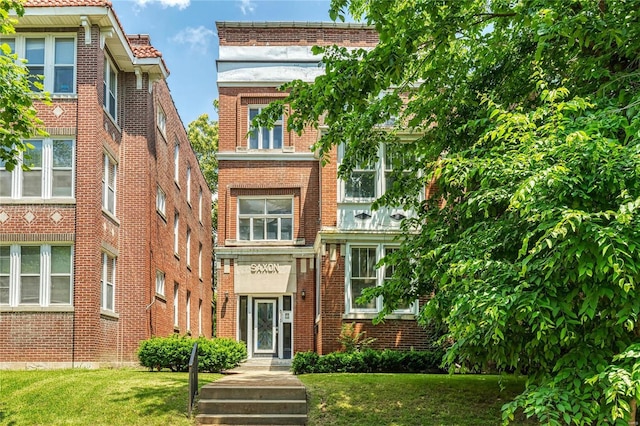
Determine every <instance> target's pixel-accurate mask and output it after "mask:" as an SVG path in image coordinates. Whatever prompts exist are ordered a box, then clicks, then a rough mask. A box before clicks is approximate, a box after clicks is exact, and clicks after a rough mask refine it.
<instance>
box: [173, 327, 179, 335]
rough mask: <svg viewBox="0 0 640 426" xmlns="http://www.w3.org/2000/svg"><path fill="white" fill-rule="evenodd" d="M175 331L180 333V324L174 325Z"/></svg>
mask: <svg viewBox="0 0 640 426" xmlns="http://www.w3.org/2000/svg"><path fill="white" fill-rule="evenodd" d="M173 332H174V333H178V334H180V326H178V325H174V326H173Z"/></svg>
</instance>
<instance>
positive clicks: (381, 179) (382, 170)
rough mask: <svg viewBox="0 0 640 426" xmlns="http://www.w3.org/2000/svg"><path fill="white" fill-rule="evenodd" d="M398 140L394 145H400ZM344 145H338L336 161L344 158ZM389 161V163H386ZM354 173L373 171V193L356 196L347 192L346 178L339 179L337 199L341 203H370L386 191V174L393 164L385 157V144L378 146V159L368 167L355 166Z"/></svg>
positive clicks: (389, 171)
mask: <svg viewBox="0 0 640 426" xmlns="http://www.w3.org/2000/svg"><path fill="white" fill-rule="evenodd" d="M400 144H401V142H398V143H397V144H394V145H400ZM344 152H345V147H344V145H340V146H339V147H338V161H339V162H342V159H343V158H344V155H345V154H344ZM387 163H389V164H387ZM353 172H354V173H373V194H372V196H370V197H357V196H353V195H348V194H347V180H345V179H339V188H338V189H339V195H338V197H339V201H340V202H343V203H366V204H369V203H372V202H373V201H374V200H376V199H377V198H379V197H381V196H382V195H383V194H384V193H385V192H386V191H387V189H388V188H387V181H388V175H389V174H390V173H391V172H393V166H392V164H391V162H390V161H388V158H387V146H386V145H381V146H380V147H379V148H378V161H377V162H376V163H375V164H372V165H371V167H369V168H355V169H354V170H353Z"/></svg>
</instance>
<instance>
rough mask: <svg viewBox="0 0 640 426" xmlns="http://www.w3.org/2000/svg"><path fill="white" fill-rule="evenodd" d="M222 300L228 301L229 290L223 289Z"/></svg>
mask: <svg viewBox="0 0 640 426" xmlns="http://www.w3.org/2000/svg"><path fill="white" fill-rule="evenodd" d="M224 301H225V302H228V301H229V292H228V291H225V292H224Z"/></svg>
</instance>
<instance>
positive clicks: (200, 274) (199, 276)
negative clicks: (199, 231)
mask: <svg viewBox="0 0 640 426" xmlns="http://www.w3.org/2000/svg"><path fill="white" fill-rule="evenodd" d="M198 278H200V279H202V243H198Z"/></svg>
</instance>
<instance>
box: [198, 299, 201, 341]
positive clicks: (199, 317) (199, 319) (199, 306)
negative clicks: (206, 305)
mask: <svg viewBox="0 0 640 426" xmlns="http://www.w3.org/2000/svg"><path fill="white" fill-rule="evenodd" d="M198 336H202V299H199V300H198Z"/></svg>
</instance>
